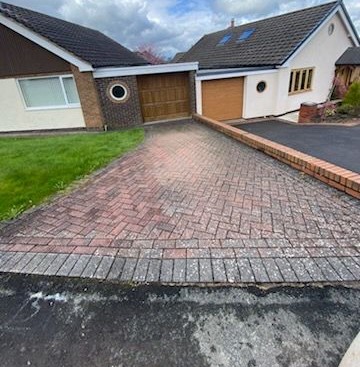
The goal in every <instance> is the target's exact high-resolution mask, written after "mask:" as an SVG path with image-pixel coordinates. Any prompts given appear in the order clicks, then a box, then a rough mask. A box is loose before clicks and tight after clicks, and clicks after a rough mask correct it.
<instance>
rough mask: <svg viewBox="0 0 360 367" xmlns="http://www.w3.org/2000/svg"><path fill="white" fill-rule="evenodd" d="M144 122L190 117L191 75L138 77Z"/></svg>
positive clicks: (176, 74) (174, 74)
mask: <svg viewBox="0 0 360 367" xmlns="http://www.w3.org/2000/svg"><path fill="white" fill-rule="evenodd" d="M138 87H139V95H140V103H141V110H142V115H143V118H144V122H148V121H160V120H169V119H175V118H180V117H188V116H190V97H189V96H190V93H189V74H188V73H173V74H156V75H143V76H139V77H138Z"/></svg>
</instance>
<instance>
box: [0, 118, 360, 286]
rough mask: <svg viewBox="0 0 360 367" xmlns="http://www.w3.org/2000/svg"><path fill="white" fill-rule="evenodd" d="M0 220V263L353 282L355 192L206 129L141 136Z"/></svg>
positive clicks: (95, 271) (359, 253) (66, 271)
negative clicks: (73, 182) (85, 175)
mask: <svg viewBox="0 0 360 367" xmlns="http://www.w3.org/2000/svg"><path fill="white" fill-rule="evenodd" d="M1 226H2V227H0V271H4V272H5V271H10V272H19V273H21V272H23V273H34V274H46V275H58V276H74V277H92V278H96V279H106V278H107V279H111V280H121V281H136V282H157V281H159V282H175V283H176V282H181V283H183V282H190V283H197V282H204V283H207V282H210V283H212V282H215V283H227V282H228V283H239V282H243V283H254V282H260V283H262V282H265V283H267V282H270V283H283V282H325V281H332V282H338V281H359V280H360V204H359V201H357V200H356V199H353V198H351V197H349V196H347V195H345V194H342V193H340V192H338V191H336V190H334V189H331V188H329V187H326V186H325V185H323V184H322V183H320V182H317V181H315V180H314V179H312V178H310V177H306V176H304V175H302V174H300V173H299V172H297V171H295V170H293V169H291V168H289V167H287V166H285V165H283V164H282V163H280V162H277V161H275V160H273V159H271V158H270V157H267V156H265V155H263V154H262V153H260V152H258V151H256V150H253V149H251V148H248V147H246V146H244V145H242V144H241V143H239V142H236V141H234V140H232V139H230V138H228V137H226V136H223V135H222V134H220V133H218V132H215V131H212V130H210V129H208V128H207V127H204V126H201V125H198V124H195V123H188V124H182V125H172V126H162V127H156V128H153V129H151V130H148V131H147V138H146V141H145V143H144V144H143V145H142V146H141V147H140V148H139V149H137V150H136V151H135V152H133V153H130V154H128V155H127V156H126V157H123V158H122V159H119V160H117V161H115V162H114V163H112V164H111V165H110V166H108V167H107V168H106V169H104V170H102V171H101V172H99V173H97V174H96V175H94V176H93V177H92V178H91V179H90V180H89V181H88V182H87V183H85V184H83V185H81V186H80V187H79V188H78V189H76V190H75V191H73V192H72V193H71V194H69V195H67V196H63V197H58V198H56V199H55V200H53V201H52V202H51V203H50V204H48V205H45V206H42V207H39V208H37V209H35V210H34V211H32V212H29V213H26V214H25V215H23V216H22V217H21V218H19V219H18V220H16V221H13V222H10V223H4V224H2V225H1Z"/></svg>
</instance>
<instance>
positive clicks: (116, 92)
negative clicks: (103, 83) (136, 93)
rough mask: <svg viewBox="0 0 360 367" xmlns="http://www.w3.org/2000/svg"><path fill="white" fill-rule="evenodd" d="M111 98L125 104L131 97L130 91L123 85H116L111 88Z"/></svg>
mask: <svg viewBox="0 0 360 367" xmlns="http://www.w3.org/2000/svg"><path fill="white" fill-rule="evenodd" d="M108 91H109V96H110V98H111V99H112V100H113V101H115V102H124V101H125V100H127V98H128V96H129V90H128V88H127V86H126V85H124V84H122V83H114V84H112V85H110V87H109V90H108Z"/></svg>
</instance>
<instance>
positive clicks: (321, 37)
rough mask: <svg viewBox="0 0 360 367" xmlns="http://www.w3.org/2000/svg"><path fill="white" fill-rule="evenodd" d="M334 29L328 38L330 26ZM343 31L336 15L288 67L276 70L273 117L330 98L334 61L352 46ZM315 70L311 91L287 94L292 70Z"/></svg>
mask: <svg viewBox="0 0 360 367" xmlns="http://www.w3.org/2000/svg"><path fill="white" fill-rule="evenodd" d="M331 23H333V24H334V25H335V30H334V33H333V34H332V35H329V33H328V28H329V25H330V24H331ZM352 45H353V44H352V42H351V40H350V39H349V37H348V34H347V31H346V28H345V27H344V25H343V23H342V20H341V18H340V16H339V15H338V14H335V15H334V16H333V17H332V18H331V19H330V20H328V21H327V22H326V23H324V25H323V26H322V27H321V29H320V30H319V32H318V33H317V34H316V35H315V37H313V38H312V39H311V40H310V41H309V43H308V44H307V45H306V47H305V48H303V49H302V51H301V52H300V53H298V54H297V55H296V56H295V57H294V58H293V59H292V60H291V61H290V62H289V65H288V67H287V68H283V69H279V80H278V86H279V89H278V96H277V106H276V108H275V111H274V114H275V115H279V114H282V113H286V112H289V111H293V110H296V109H299V108H300V105H301V103H303V102H316V103H321V102H324V101H325V100H326V98H327V97H328V95H329V92H330V89H331V86H332V81H333V78H334V73H335V62H336V60H337V59H338V58H339V57H340V56H341V55H342V54H343V53H344V52H345V50H346V49H347V48H348V47H350V46H352ZM308 67H315V72H314V79H313V84H312V85H313V88H312V91H308V92H303V93H299V94H294V95H289V94H288V88H289V81H290V72H291V70H292V69H300V68H308Z"/></svg>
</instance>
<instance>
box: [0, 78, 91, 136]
mask: <svg viewBox="0 0 360 367" xmlns="http://www.w3.org/2000/svg"><path fill="white" fill-rule="evenodd" d="M83 127H85V121H84V117H83V113H82V109H81V107H78V108H62V109H51V110H36V111H27V110H26V109H25V106H24V102H23V100H22V97H21V94H20V91H19V89H18V86H17V83H16V80H15V79H0V132H9V131H28V130H50V129H72V128H83Z"/></svg>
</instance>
